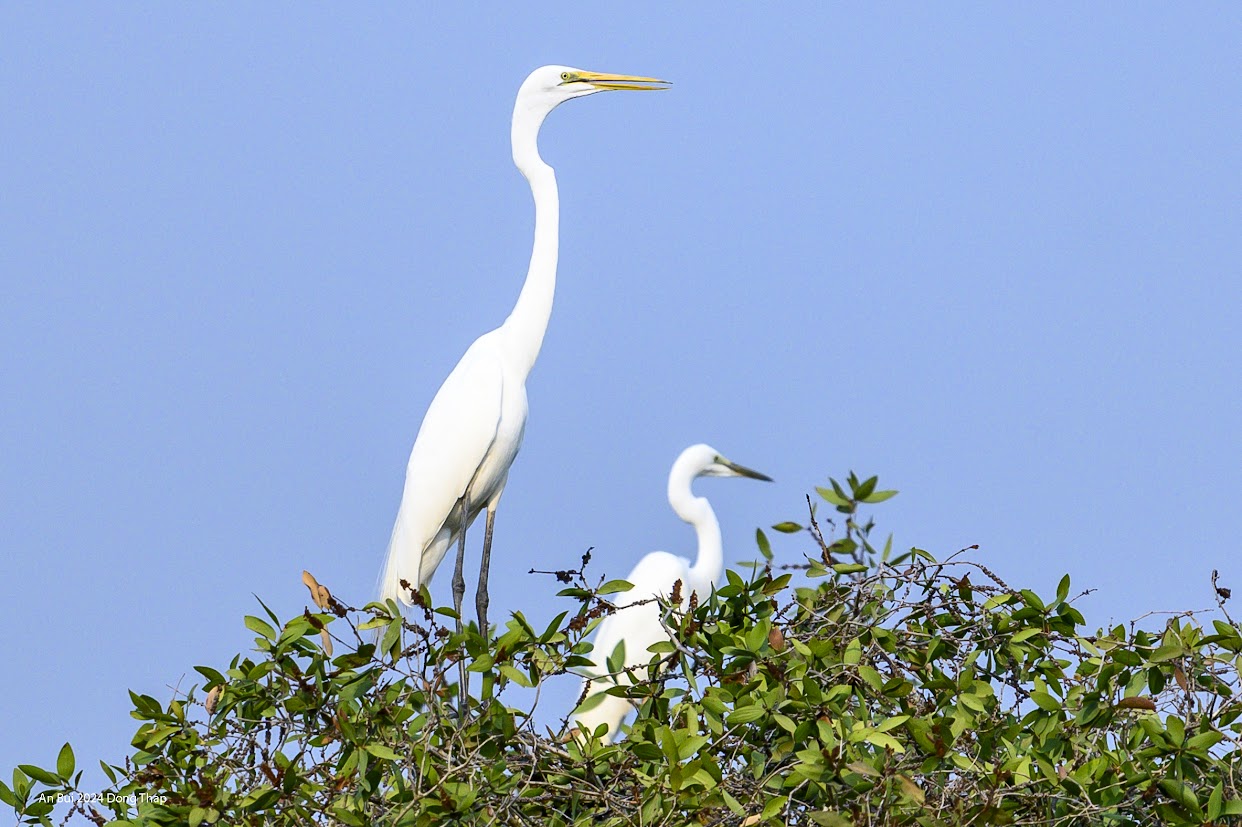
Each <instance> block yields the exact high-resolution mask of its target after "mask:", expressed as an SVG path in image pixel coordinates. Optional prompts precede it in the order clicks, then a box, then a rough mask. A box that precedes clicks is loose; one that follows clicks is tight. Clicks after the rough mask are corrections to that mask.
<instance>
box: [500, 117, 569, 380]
mask: <svg viewBox="0 0 1242 827" xmlns="http://www.w3.org/2000/svg"><path fill="white" fill-rule="evenodd" d="M546 115H547V113H546V112H532V111H530V110H527V109H522V108H521V105H520V102H519V106H518V108H515V109H514V112H513V133H512V137H513V162H514V163H515V164H516V165H517V168H518V169H519V170H520V171H521V172H522V175H524V176H526V180H527V181H528V182H529V183H530V192H531V195H532V196H534V199H535V244H534V247H533V249H532V250H531V254H530V268H529V269H528V270H527V271H526V281H525V282H524V283H523V284H522V292H521V293H520V294H519V295H518V300H517V304H515V305H514V306H513V312H512V313H510V314H509V318H507V319H505V322H504V324H503V325H502V326H501V329H502V330H503V331H504V334H505V336H506V338H507V339H508V345H509V347H508V348H507V350H508V353H509V355H510V356H511V357H512V358H513V360H514V364H515V365H516V366H517V367H518V368H519V369H520V370H521V371H522V374H523V375H526V374H529V373H530V370H531V368H533V367H534V366H535V360H536V359H537V358H539V349H540V348H541V347H542V346H543V335H544V333H545V332H546V331H547V329H548V319H549V318H551V316H552V298H553V296H554V294H555V293H556V262H557V248H558V246H559V233H560V199H559V197H558V194H557V189H556V173H555V172H554V171H553V170H552V167H550V166H548V165H547V164H545V163H544V162H543V159H542V158H540V157H539V146H538V143H537V141H538V137H539V127H540V125H541V124H542V123H543V119H544V117H545V116H546Z"/></svg>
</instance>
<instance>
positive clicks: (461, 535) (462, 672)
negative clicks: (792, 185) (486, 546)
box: [453, 496, 470, 720]
mask: <svg viewBox="0 0 1242 827" xmlns="http://www.w3.org/2000/svg"><path fill="white" fill-rule="evenodd" d="M457 504H458V505H459V506H460V507H461V523H460V526H461V527H460V529H458V534H457V567H456V568H455V569H454V570H453V610H454V611H455V612H457V634H459V635H460V634H461V632H462V622H461V599H462V598H463V597H465V596H466V578H465V576H464V575H463V574H462V567H463V565H464V564H465V562H466V520H467V518H468V515H469V513H470V511H469V509H468V508H467V503H466V498H465V496H463V497H462V498H461V499H460V500H458V501H457ZM468 681H469V674H468V673H467V672H466V653H465V652H462V656H461V659H460V660H458V661H457V701H458V711H457V714H458V715H459V716H461V718H462V719H463V720H464V719H465V717H466V713H467V711H468V707H467V703H468V699H469V697H470V684H469V683H468Z"/></svg>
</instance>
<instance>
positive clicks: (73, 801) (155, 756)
mask: <svg viewBox="0 0 1242 827" xmlns="http://www.w3.org/2000/svg"><path fill="white" fill-rule="evenodd" d="M818 493H819V500H818V501H817V504H812V502H811V500H810V498H808V500H807V505H808V507H809V513H808V514H807V516H806V517H805V518H804V519H806V520H807V521H808V523H809V524H808V525H806V526H803V525H802V524H800V523H795V522H792V521H787V522H782V523H778V524H777V525H775V526H773V528H774V529H775V530H776V531H779V532H785V533H790V534H793V533H801V532H805V534H806V536H807V537H809V538H810V540H811V542H810V543H809V545H808V548H810V549H811V551H810V553H809V554H807V555H806V557H805V558H804V559H801V560H798V561H795V562H793V563H792V564H788V565H784V566H782V565H778V564H777V561H775V560H773V558H772V552H771V548H770V544H769V541H768V536H767V535H766V534H765V532H763V531H758V532H756V540H757V551H758V554H757V555H756V557H757V558H758V559H757V562H756V564H755V565H754V567H753V568H752V569H750V570H743V571H742V572H739V571H735V570H730V571H728V572H727V573H726V578H727V579H726V582H724V583H722V584H721V585H720V586H719V587H718V588H717V590H716V592H715V593H714V594H712V595H711V596H710V597H709V598H707V599H704V600H695V599H692V600H690V601H689V602H688V604H687V605H686V606H685V608H684V610H678V609H675V608H672V606H673V605H674V604H676V603H678V602H679V601H677V600H674V601H672V603H663V604H662V605H664V606H665V609H666V611H665V619H666V624H667V627H668V629H669V630H670V632H671V640H670V641H669V642H666V643H661V644H657V645H656V646H654V647H652V651H651V662H650V666H649V667H648V668H647V669H646V670H645V674H640V675H636V676H635V677H636V681H635V683H634V685H633V686H624V685H622V686H618V687H615V688H613V689H610V690H609V692H610V693H621V694H625V695H628V696H629V697H631V698H632V699H633V701H634V703H635V705H636V707H637V714H636V717H635V718H634V720H633V722H632V724H631V726H630V727H629V731H628V734H627V735H626V737H625V738H624V739H623V740H621V741H619V742H618V743H616V744H612V745H608V746H603V745H601V744H599V743H598V742H595V741H593V740H591V739H590V738H589V737H586V735H585V734H582V733H566V732H565V731H564V725H563V724H562V726H561V727H559V728H558V727H557V726H555V725H553V726H548V725H546V722H547V721H548V720H555V718H556V717H557V716H558V715H567V713H568V712H569V710H567V709H566V710H560V711H557V712H556V713H555V714H553V713H550V712H548V711H547V710H546V709H544V708H542V707H540V693H539V691H538V689H539V687H540V686H541V685H542V684H543V682H544V681H547V680H549V679H553V678H556V676H561V675H565V673H567V672H572V671H573V670H574V669H575V667H579V666H582V665H584V664H585V663H586V661H585V659H584V658H583V656H582V655H583V652H584V651H585V649H586V644H585V640H586V636H587V635H589V633H590V632H591V630H592V629H593V628H594V626H595V625H597V624H598V622H599V619H600V618H601V617H603V616H604V615H605V614H606V613H608V612H609V611H611V608H612V607H611V604H610V603H609V602H608V595H609V594H614V593H616V592H617V591H619V590H622V589H624V588H626V587H627V585H628V584H625V583H624V582H622V581H613V582H611V583H604V584H600V583H598V582H596V583H592V582H591V581H590V567H589V565H588V561H589V553H588V554H587V555H584V558H583V565H582V567H580V568H578V569H576V570H568V571H560V572H551V573H549V574H551V575H553V576H555V577H557V578H558V579H560V580H561V581H562V582H563V584H564V589H563V590H562V591H561V595H562V597H563V598H564V599H565V601H566V607H567V608H566V610H565V611H564V612H562V613H560V614H559V615H557V617H556V618H554V619H553V621H552V622H551V623H549V624H547V625H546V627H544V628H536V627H533V626H532V625H531V624H530V623H529V622H528V621H527V620H526V618H525V617H524V616H523V614H522V613H521V612H514V613H513V615H512V616H511V618H510V619H509V620H508V622H507V623H506V624H505V626H504V628H503V629H500V630H499V631H498V634H497V636H496V637H495V638H494V639H491V640H487V639H485V637H484V636H482V635H480V634H479V631H478V629H477V628H475V627H473V626H470V627H467V628H466V630H465V631H464V632H462V633H460V634H458V633H456V632H455V631H454V630H453V628H452V627H453V625H454V623H453V621H454V617H453V614H452V612H451V610H447V609H441V608H437V609H432V608H430V606H431V604H430V602H429V598H428V597H427V594H426V592H425V591H424V592H422V598H423V600H422V603H423V605H422V606H420V607H418V608H416V609H415V610H414V613H413V617H410V618H403V617H402V616H400V615H399V614H398V613H397V612H396V611H395V606H393V605H392V604H391V603H390V604H388V605H381V604H369V605H368V606H366V607H364V608H362V609H353V608H351V607H349V606H347V605H345V604H344V603H343V602H342V601H341V600H339V599H338V598H337V597H334V596H332V595H331V594H330V593H329V591H328V590H327V589H326V588H325V587H323V586H322V585H320V584H319V583H318V582H317V581H316V580H315V579H314V578H313V577H311V576H310V575H306V577H305V582H306V585H307V587H308V589H309V590H310V594H311V598H312V600H311V603H310V605H308V607H307V609H306V610H305V611H304V612H303V613H302V614H301V615H298V616H296V617H293V618H291V619H288V620H285V621H282V620H280V619H279V618H277V617H276V615H275V614H274V613H272V612H271V611H269V610H267V609H266V607H263V612H262V616H254V617H247V618H246V619H245V623H246V626H247V627H248V628H249V629H250V630H252V631H253V632H254V633H255V635H256V637H255V648H254V650H253V651H252V652H249V653H245V654H239V655H237V656H236V657H235V658H233V659H232V661H231V662H230V663H229V665H228V666H227V667H226V668H223V669H216V668H211V667H207V666H199V667H195V668H196V670H197V672H198V674H199V675H200V676H201V679H202V680H201V683H200V684H199V685H198V686H196V687H194V688H192V689H190V690H189V691H188V692H186V693H184V694H180V695H178V696H177V697H175V698H173V699H172V700H169V701H168V702H167V703H162V702H160V701H159V700H157V699H155V698H152V697H150V696H147V695H138V694H132V693H131V695H132V699H133V704H134V711H133V715H134V717H135V718H137V719H139V720H140V721H141V722H142V723H141V726H140V727H139V729H138V731H137V733H136V734H135V736H134V739H133V744H132V752H131V753H130V754H129V756H128V757H127V758H126V759H125V760H124V762H123V763H122V764H120V765H109V764H102V767H103V770H104V772H105V773H106V774H107V777H108V778H109V779H110V782H111V786H110V787H109V788H108V789H106V790H103V791H100V792H96V793H93V794H88V793H87V792H86V791H84V790H83V789H82V788H81V787H80V784H81V780H82V773H81V771H79V770H78V768H77V766H76V761H75V756H74V753H73V750H72V748H71V747H70V745H68V744H66V745H65V746H64V747H63V748H62V749H61V751H60V753H59V756H58V758H57V760H56V762H55V766H54V767H46V768H45V767H41V766H38V765H32V764H26V765H22V766H21V767H19V768H17V769H15V770H14V771H13V776H12V781H11V783H3V782H0V800H2V801H3V802H4V803H5V804H6V805H7V806H9V807H11V808H12V809H13V811H14V813H15V815H16V816H17V819H18V822H19V823H29V824H44V825H50V824H55V823H58V822H59V823H65V822H82V823H95V824H98V825H103V824H143V825H148V824H149V825H174V824H175V825H182V824H189V825H192V827H194V826H196V825H199V824H215V823H220V824H230V825H246V824H254V825H259V824H263V825H267V824H271V825H286V824H287V825H305V824H324V825H327V824H341V825H368V824H378V825H432V824H436V825H438V824H480V825H482V824H512V825H586V824H591V825H640V824H641V825H660V824H667V825H682V824H718V825H733V826H735V827H756V826H757V825H767V824H772V825H776V824H797V825H833V826H835V825H841V826H842V827H844V825H974V824H978V825H993V824H1028V825H1029V824H1041V825H1044V824H1046V825H1088V824H1090V825H1096V824H1113V825H1146V824H1152V825H1155V824H1173V825H1190V824H1194V825H1204V824H1227V823H1240V824H1242V767H1240V760H1242V751H1240V750H1239V736H1240V735H1242V723H1239V717H1240V716H1242V703H1240V702H1239V700H1238V698H1237V692H1238V689H1239V684H1240V682H1242V681H1240V670H1242V629H1240V628H1239V626H1238V624H1237V623H1236V622H1235V621H1234V620H1233V619H1232V618H1231V617H1230V615H1229V612H1228V608H1227V603H1226V601H1227V599H1228V597H1229V591H1228V589H1226V588H1224V587H1221V586H1219V584H1217V583H1216V582H1215V581H1213V583H1212V588H1213V589H1214V590H1215V597H1216V602H1217V609H1216V610H1215V612H1213V613H1212V614H1211V616H1208V615H1205V614H1203V613H1193V612H1186V613H1182V614H1173V615H1167V616H1163V617H1161V618H1156V616H1155V615H1151V616H1149V617H1148V618H1147V619H1146V621H1145V622H1144V621H1135V622H1131V623H1129V624H1126V625H1118V626H1116V627H1114V628H1111V629H1099V630H1096V631H1093V632H1088V631H1087V630H1086V629H1085V623H1084V620H1083V617H1082V615H1081V614H1080V613H1079V611H1078V609H1076V608H1075V606H1074V603H1075V600H1076V598H1077V597H1078V596H1080V595H1076V594H1075V593H1074V591H1073V588H1072V587H1071V582H1070V578H1069V576H1068V575H1067V576H1065V577H1063V578H1062V579H1061V581H1060V584H1059V586H1058V587H1057V590H1056V593H1055V595H1051V596H1048V595H1044V596H1041V595H1038V594H1036V593H1035V592H1034V591H1032V590H1030V589H1024V588H1015V587H1011V586H1010V585H1008V584H1007V583H1005V582H1004V581H1003V580H1002V579H1001V578H1000V577H998V576H997V575H996V574H995V573H993V572H992V571H991V570H990V569H989V568H988V567H987V566H985V565H983V564H982V563H980V562H978V561H977V559H976V558H977V557H978V555H977V554H976V553H975V551H976V550H975V549H964V550H962V551H961V552H959V553H957V554H954V555H951V556H949V557H947V558H946V559H943V560H936V559H934V558H933V556H932V555H931V554H929V553H927V552H926V551H923V550H920V549H917V548H914V549H910V550H908V551H904V552H901V553H894V552H893V549H892V543H891V538H890V539H889V541H888V542H886V543H878V542H873V540H872V537H873V535H874V534H875V523H874V521H873V520H872V519H871V518H870V517H866V516H864V514H863V513H862V510H864V509H866V508H867V507H869V506H871V505H875V504H878V503H880V502H882V501H884V500H886V499H887V498H888V497H890V496H892V494H893V493H895V492H891V491H881V490H878V488H877V485H876V480H875V478H874V477H871V478H868V479H865V480H862V479H859V478H858V477H856V476H854V475H853V474H851V475H850V476H849V477H848V478H847V479H846V480H845V482H844V483H838V482H836V481H832V482H831V484H830V486H829V487H825V488H821V489H818ZM1161 621H1162V622H1161ZM541 625H542V624H541ZM605 654H607V653H605ZM462 658H465V659H467V662H468V663H469V674H470V675H471V689H472V690H477V691H472V693H471V696H470V698H469V702H468V709H467V710H462V709H460V708H459V706H460V704H459V702H458V700H457V685H456V675H457V663H458V662H459V661H460V660H461V659H462ZM640 671H643V670H640ZM559 679H560V680H570V678H568V677H561V678H559ZM512 687H524V688H527V689H530V690H532V691H530V692H526V693H523V694H522V695H521V697H522V698H523V702H522V703H516V702H514V701H513V700H512V698H511V696H512V695H513V693H512V692H509V691H507V690H509V689H511V688H512ZM537 712H538V715H536V713H537ZM537 717H538V718H539V720H540V721H543V722H544V724H543V725H540V724H539V723H537V722H536V718H537ZM58 795H59V796H64V798H61V799H60V802H61V803H60V804H59V806H58V804H57V796H58ZM66 801H67V802H68V807H67V808H66V806H65V802H66ZM61 814H64V816H63V819H62V817H61Z"/></svg>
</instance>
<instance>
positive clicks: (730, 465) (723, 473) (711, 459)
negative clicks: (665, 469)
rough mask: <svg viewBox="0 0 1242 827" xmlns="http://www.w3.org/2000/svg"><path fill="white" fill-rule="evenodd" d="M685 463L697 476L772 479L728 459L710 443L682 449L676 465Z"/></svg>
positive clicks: (768, 480)
mask: <svg viewBox="0 0 1242 827" xmlns="http://www.w3.org/2000/svg"><path fill="white" fill-rule="evenodd" d="M683 463H684V464H685V466H686V467H687V470H692V471H693V476H696V477H747V478H749V479H752V480H764V481H765V482H771V481H772V478H771V477H769V476H768V475H767V474H761V473H759V472H758V471H755V470H753V469H750V468H747V467H746V466H744V465H738V464H737V463H736V462H734V461H733V460H730V459H727V458H726V457H725V456H724V455H722V454H721V453H720V452H719V451H717V450H716V449H715V448H713V447H712V446H710V445H702V444H700V445H692V446H690V447H689V448H687V449H686V450H684V451H682V452H681V456H680V457H678V458H677V462H676V463H675V465H682V464H683Z"/></svg>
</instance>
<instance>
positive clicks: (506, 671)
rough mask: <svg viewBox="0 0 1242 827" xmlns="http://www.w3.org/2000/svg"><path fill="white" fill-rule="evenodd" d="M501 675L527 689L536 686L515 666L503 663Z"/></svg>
mask: <svg viewBox="0 0 1242 827" xmlns="http://www.w3.org/2000/svg"><path fill="white" fill-rule="evenodd" d="M500 674H502V675H504V676H505V677H506V678H508V679H509V680H511V681H513V682H514V683H516V684H517V685H518V686H521V687H524V688H526V689H530V688H531V687H533V686H534V684H533V683H531V682H530V678H529V677H527V675H526V673H525V672H523V671H522V670H520V669H518V668H517V667H516V666H514V665H513V664H510V663H502V664H501V665H500ZM592 697H597V696H592ZM598 697H601V698H602V697H603V696H602V695H600V696H598ZM588 700H590V699H588Z"/></svg>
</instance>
